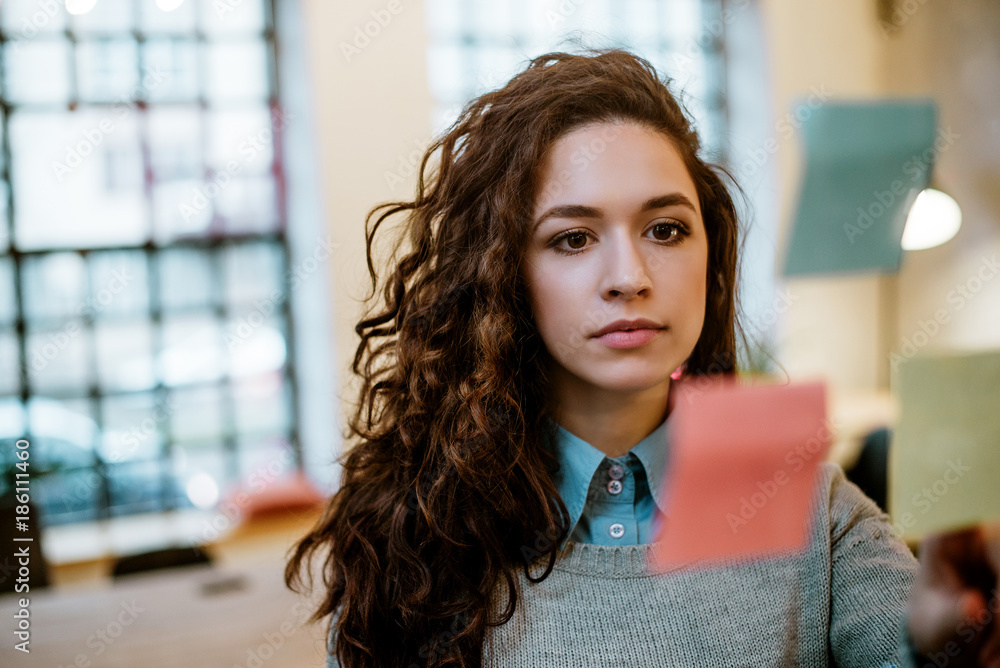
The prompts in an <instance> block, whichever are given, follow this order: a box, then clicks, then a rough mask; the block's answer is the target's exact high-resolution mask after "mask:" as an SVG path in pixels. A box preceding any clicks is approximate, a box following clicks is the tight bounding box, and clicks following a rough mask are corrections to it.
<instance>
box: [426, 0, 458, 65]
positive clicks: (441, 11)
mask: <svg viewBox="0 0 1000 668" xmlns="http://www.w3.org/2000/svg"><path fill="white" fill-rule="evenodd" d="M463 2H464V0H434V1H433V2H428V3H427V10H426V12H427V29H428V30H429V31H430V33H431V34H432V35H433V36H434V38H436V39H437V40H441V39H443V38H450V37H455V36H456V35H457V34H458V33H459V32H460V31H461V29H462V14H463V12H464V7H463V6H462V5H463ZM432 69H433V68H432Z"/></svg>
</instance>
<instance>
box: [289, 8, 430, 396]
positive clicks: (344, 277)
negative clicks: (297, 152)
mask: <svg viewBox="0 0 1000 668" xmlns="http://www.w3.org/2000/svg"><path fill="white" fill-rule="evenodd" d="M303 5H304V14H305V19H306V24H307V30H308V34H307V39H308V41H309V52H310V55H311V59H312V63H311V69H312V71H311V73H310V75H311V78H312V80H313V81H314V91H313V95H314V100H315V102H314V104H315V107H316V119H317V132H316V135H317V136H316V142H317V148H318V153H319V156H320V160H319V162H320V164H321V165H322V167H321V169H322V171H323V174H322V181H321V183H322V184H323V196H324V200H325V207H326V210H327V211H328V217H329V221H328V224H329V229H330V234H331V236H332V237H333V238H334V239H335V240H337V241H338V242H340V246H339V247H338V248H337V250H336V252H335V255H334V257H333V259H332V262H331V263H330V267H331V276H330V281H331V293H332V295H333V300H334V304H333V319H334V327H333V329H334V337H335V341H334V344H335V346H336V354H335V356H334V363H335V364H337V368H338V371H339V375H340V378H342V379H345V383H344V385H345V386H346V385H347V382H349V381H350V379H351V377H352V375H351V374H350V373H349V372H348V369H349V365H350V362H351V360H352V359H353V357H354V350H355V348H356V347H357V344H358V336H357V335H356V334H355V333H354V325H355V324H356V323H357V322H358V320H359V319H360V318H361V316H362V314H363V303H362V302H363V300H364V298H365V297H366V296H367V295H368V293H369V289H370V286H371V284H370V282H369V280H368V270H367V265H366V262H365V235H364V219H365V215H366V214H367V213H368V210H369V209H371V208H372V207H373V206H375V205H376V204H378V203H381V202H383V201H387V200H390V199H400V198H402V197H405V196H406V195H408V194H409V192H410V190H409V188H410V187H411V186H407V187H403V186H400V185H397V186H396V187H395V189H393V188H391V187H390V184H388V183H387V180H386V173H399V172H400V164H399V161H400V159H402V160H404V161H406V160H408V159H409V158H410V157H411V155H410V154H411V153H412V152H413V151H414V150H415V147H416V145H417V144H420V145H426V144H427V143H428V141H429V139H430V120H429V119H430V113H431V111H430V110H431V107H432V100H431V95H430V92H429V90H428V86H427V72H426V59H425V56H424V54H425V51H426V42H427V37H426V30H425V28H424V5H423V2H417V1H415V0H398V2H391V3H390V2H388V1H386V0H352V1H351V2H330V1H329V0H303ZM390 5H392V8H393V9H398V10H399V11H398V13H395V14H394V13H392V12H391V11H390V9H389V8H390ZM371 12H376V15H377V16H379V17H381V18H382V19H383V22H385V23H386V25H385V26H382V25H380V24H379V26H378V33H377V34H376V35H375V36H374V37H372V38H371V39H370V42H369V43H368V44H367V45H366V46H364V47H363V48H361V49H359V50H360V53H350V54H348V55H347V56H345V54H344V52H343V49H342V43H346V44H349V45H352V46H353V44H354V40H355V39H356V33H355V30H356V29H360V30H362V31H363V30H364V29H365V24H367V23H370V22H372V21H375V18H374V17H373V16H372V14H371ZM387 15H388V16H389V17H390V18H389V19H388V20H386V16H387ZM369 28H370V29H371V32H373V33H374V32H376V31H375V29H374V27H373V26H369ZM359 43H363V42H360V41H359ZM306 363H308V361H306ZM342 398H343V400H344V401H345V402H347V403H351V402H353V401H354V400H355V397H354V393H353V391H351V390H349V389H345V390H344V391H343V392H342ZM343 411H346V406H345V407H344V409H342V412H343Z"/></svg>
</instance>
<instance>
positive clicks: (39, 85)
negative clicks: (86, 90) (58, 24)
mask: <svg viewBox="0 0 1000 668" xmlns="http://www.w3.org/2000/svg"><path fill="white" fill-rule="evenodd" d="M3 55H4V95H5V97H6V98H7V100H8V101H9V102H13V103H14V104H36V103H54V104H67V103H68V102H69V99H70V90H69V81H70V78H69V72H70V70H69V68H70V57H71V56H70V47H69V44H68V43H66V42H64V41H62V40H41V39H38V40H35V41H31V42H7V43H6V44H4V54H3ZM48 155H49V154H46V160H45V161H46V162H48Z"/></svg>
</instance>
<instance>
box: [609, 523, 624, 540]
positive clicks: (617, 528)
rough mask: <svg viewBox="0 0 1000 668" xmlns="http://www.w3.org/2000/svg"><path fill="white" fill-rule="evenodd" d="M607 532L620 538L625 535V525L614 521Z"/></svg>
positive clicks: (613, 536)
mask: <svg viewBox="0 0 1000 668" xmlns="http://www.w3.org/2000/svg"><path fill="white" fill-rule="evenodd" d="M608 533H609V534H611V537H612V538H621V537H622V536H624V535H625V526H624V525H622V524H620V523H618V522H615V523H614V524H612V525H611V526H609V527H608Z"/></svg>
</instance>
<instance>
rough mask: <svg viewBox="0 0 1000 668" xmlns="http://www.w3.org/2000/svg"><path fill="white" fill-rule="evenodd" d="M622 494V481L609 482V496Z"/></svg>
mask: <svg viewBox="0 0 1000 668" xmlns="http://www.w3.org/2000/svg"><path fill="white" fill-rule="evenodd" d="M621 493H622V481H621V480H611V481H610V482H608V494H621Z"/></svg>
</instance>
